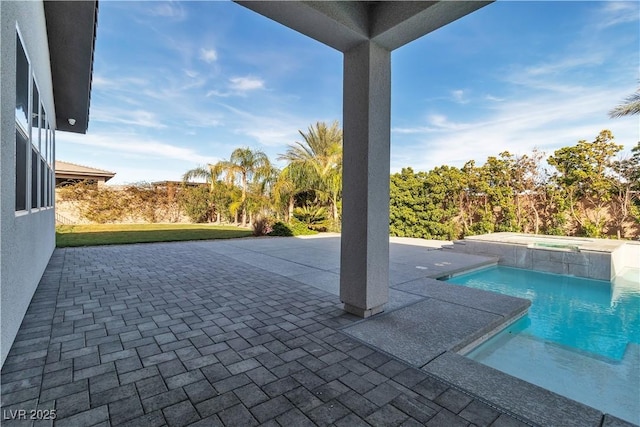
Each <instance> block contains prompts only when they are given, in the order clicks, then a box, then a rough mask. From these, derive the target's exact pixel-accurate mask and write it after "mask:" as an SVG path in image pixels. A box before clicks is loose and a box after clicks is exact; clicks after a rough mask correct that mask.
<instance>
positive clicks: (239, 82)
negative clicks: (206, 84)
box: [206, 76, 264, 98]
mask: <svg viewBox="0 0 640 427" xmlns="http://www.w3.org/2000/svg"><path fill="white" fill-rule="evenodd" d="M258 89H264V80H262V79H260V78H257V77H251V76H246V77H231V78H230V79H229V85H228V87H227V89H226V90H220V89H212V90H210V91H208V92H207V93H206V96H207V97H212V96H215V97H218V98H228V97H230V96H246V94H247V92H250V91H253V90H258Z"/></svg>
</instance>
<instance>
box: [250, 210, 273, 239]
mask: <svg viewBox="0 0 640 427" xmlns="http://www.w3.org/2000/svg"><path fill="white" fill-rule="evenodd" d="M272 222H273V221H271V219H270V218H267V217H265V216H262V215H259V216H258V217H257V218H256V219H255V220H254V221H253V235H254V236H256V237H259V236H266V235H267V234H270V233H271V232H272V231H273V227H272V225H271V223H272Z"/></svg>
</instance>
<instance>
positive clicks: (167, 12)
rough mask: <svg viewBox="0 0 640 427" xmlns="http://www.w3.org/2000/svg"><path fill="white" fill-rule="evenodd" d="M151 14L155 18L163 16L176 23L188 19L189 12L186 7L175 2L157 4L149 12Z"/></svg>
mask: <svg viewBox="0 0 640 427" xmlns="http://www.w3.org/2000/svg"><path fill="white" fill-rule="evenodd" d="M149 13H150V14H151V15H153V16H161V17H163V18H168V19H172V20H175V21H183V20H185V19H186V18H187V11H186V10H185V9H184V7H182V5H181V4H180V3H178V2H174V1H168V2H161V3H157V4H155V5H154V6H153V7H152V8H151V9H150V10H149Z"/></svg>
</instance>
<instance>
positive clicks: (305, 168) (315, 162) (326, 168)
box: [279, 121, 342, 221]
mask: <svg viewBox="0 0 640 427" xmlns="http://www.w3.org/2000/svg"><path fill="white" fill-rule="evenodd" d="M298 132H299V133H300V135H301V136H302V139H303V140H304V142H298V141H296V142H295V143H294V144H291V145H289V147H288V148H287V151H286V153H285V154H282V155H280V157H279V159H280V160H286V161H288V162H289V165H290V166H295V167H296V168H298V171H300V172H302V173H298V174H296V175H295V176H294V178H295V179H297V180H298V182H296V186H297V187H298V188H299V189H303V188H304V189H307V190H313V191H315V192H316V194H317V195H318V196H319V197H320V198H321V199H322V200H323V201H327V202H328V203H329V204H330V205H331V213H332V218H333V220H334V221H336V220H337V219H338V216H339V211H338V210H339V209H338V207H339V198H340V194H341V192H342V130H341V129H340V128H339V126H338V122H337V121H336V122H333V123H332V124H331V126H327V124H326V123H324V122H317V123H316V124H315V126H309V129H308V132H307V133H304V132H302V131H298Z"/></svg>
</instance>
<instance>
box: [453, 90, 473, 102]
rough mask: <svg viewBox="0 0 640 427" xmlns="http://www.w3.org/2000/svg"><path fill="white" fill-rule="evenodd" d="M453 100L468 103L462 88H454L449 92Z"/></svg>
mask: <svg viewBox="0 0 640 427" xmlns="http://www.w3.org/2000/svg"><path fill="white" fill-rule="evenodd" d="M451 96H452V97H453V100H454V101H455V102H457V103H458V104H468V103H469V100H468V99H467V98H466V97H465V92H464V90H462V89H456V90H454V91H452V92H451Z"/></svg>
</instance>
